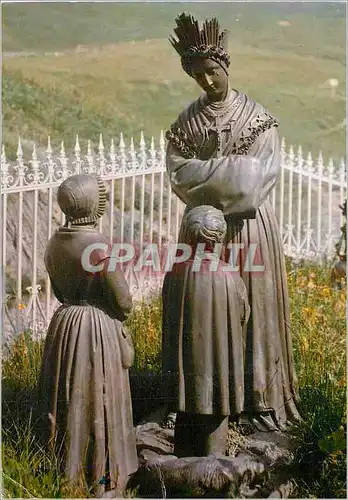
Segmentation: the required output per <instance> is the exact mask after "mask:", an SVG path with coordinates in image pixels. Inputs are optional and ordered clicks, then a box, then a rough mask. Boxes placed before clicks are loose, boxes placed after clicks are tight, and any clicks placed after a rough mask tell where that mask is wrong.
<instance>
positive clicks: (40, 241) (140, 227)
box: [1, 132, 347, 338]
mask: <svg viewBox="0 0 348 500" xmlns="http://www.w3.org/2000/svg"><path fill="white" fill-rule="evenodd" d="M165 148H166V144H165V140H164V136H163V132H162V133H161V136H160V140H159V144H158V148H156V147H155V141H154V139H152V140H151V143H150V144H148V145H147V144H146V143H145V141H144V136H143V134H141V138H140V142H139V145H138V146H137V147H135V145H134V140H133V139H132V140H131V141H130V144H129V146H128V147H126V145H125V142H124V140H123V136H122V134H121V137H120V141H119V144H118V145H117V146H116V145H115V143H114V141H111V144H110V147H109V148H108V150H106V149H105V147H104V144H103V139H102V136H100V140H99V144H98V146H97V148H96V150H95V151H94V150H93V148H92V144H91V142H90V141H88V145H87V151H86V153H85V154H83V153H82V152H81V148H80V144H79V139H78V137H77V138H76V145H75V148H74V151H73V154H72V155H67V153H66V152H65V149H64V144H63V143H62V144H61V148H60V151H59V152H53V150H52V147H51V143H50V139H49V138H48V144H47V147H45V148H44V149H41V148H40V149H39V148H36V147H35V146H34V147H33V150H32V154H31V159H30V160H29V161H26V160H25V159H24V155H23V150H22V146H21V141H20V140H19V142H18V150H17V159H16V161H15V162H9V161H7V159H6V154H5V148H4V147H3V148H2V155H1V204H2V229H1V231H2V266H3V277H4V280H3V284H4V309H3V311H4V312H5V330H6V331H5V334H6V333H7V334H12V333H13V331H14V332H16V331H20V330H23V329H24V328H31V329H33V330H34V331H41V330H44V329H45V328H46V327H47V325H48V323H49V320H50V318H51V316H52V312H53V310H54V309H55V307H56V306H57V302H56V301H55V299H54V296H53V294H52V291H51V286H50V281H49V279H48V276H47V273H46V271H45V268H44V262H43V257H44V251H45V247H46V244H47V241H48V239H49V238H50V236H51V235H52V233H53V232H54V230H55V229H56V228H57V227H58V226H59V225H61V224H62V223H64V217H63V216H62V214H61V212H60V210H59V208H58V206H57V202H56V191H57V187H58V186H59V184H60V183H61V182H62V181H63V180H64V179H65V178H66V177H68V176H69V175H72V174H75V173H80V172H85V173H98V174H100V175H101V176H102V177H103V179H104V181H105V183H106V185H107V189H108V193H109V207H108V214H107V215H105V216H104V217H103V219H102V220H101V221H100V224H99V229H100V231H102V232H103V233H104V234H106V235H107V236H108V238H109V240H110V242H112V241H115V239H116V240H117V241H120V242H126V243H132V244H133V245H136V246H138V248H143V246H144V244H147V243H156V244H157V245H158V249H159V252H160V251H161V247H162V246H165V245H166V243H167V242H170V241H177V239H178V233H179V226H180V221H181V216H182V213H183V210H184V205H183V204H182V202H181V201H180V200H179V199H178V198H177V197H176V195H175V194H173V193H172V191H171V187H170V183H169V181H168V178H167V174H166V170H165ZM346 196H347V185H346V168H345V161H344V159H342V160H341V162H340V164H339V165H334V164H333V162H332V160H329V162H328V163H327V165H324V163H323V159H322V155H321V154H319V155H318V158H317V159H315V160H313V158H312V155H311V153H308V155H307V156H306V157H304V156H303V154H302V149H301V147H299V148H298V150H297V151H296V153H295V152H294V149H293V147H292V146H290V147H289V148H288V149H286V146H285V141H284V140H283V141H282V148H281V170H280V176H279V180H278V183H277V186H276V189H274V190H273V192H272V193H271V195H270V201H271V203H272V205H273V207H274V209H275V212H276V215H277V217H278V221H279V225H280V230H281V236H282V240H283V244H284V251H285V254H286V255H288V256H291V257H293V258H294V259H316V260H321V259H324V258H327V257H330V256H331V255H332V253H333V250H334V244H335V242H336V240H337V239H338V237H339V235H340V226H341V225H342V215H341V212H340V209H339V204H342V203H343V202H344V199H345V198H346ZM132 270H133V266H128V267H127V268H126V269H125V272H126V276H127V279H128V282H129V284H130V287H131V290H132V292H133V294H135V295H136V296H138V297H139V296H141V295H142V294H144V293H145V288H146V287H148V286H150V284H151V283H150V282H149V280H147V279H146V278H144V276H143V275H141V274H139V273H134V272H132ZM5 338H6V335H5Z"/></svg>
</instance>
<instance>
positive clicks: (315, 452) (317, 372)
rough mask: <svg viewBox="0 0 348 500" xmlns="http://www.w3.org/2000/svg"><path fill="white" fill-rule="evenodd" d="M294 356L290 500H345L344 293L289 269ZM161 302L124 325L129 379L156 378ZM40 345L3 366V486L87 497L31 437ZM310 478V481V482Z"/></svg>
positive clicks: (306, 271) (13, 491) (21, 343)
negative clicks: (297, 413)
mask: <svg viewBox="0 0 348 500" xmlns="http://www.w3.org/2000/svg"><path fill="white" fill-rule="evenodd" d="M288 283H289V294H290V301H291V328H292V331H293V348H294V356H295V362H296V368H297V374H298V379H299V390H300V397H301V413H302V416H303V423H302V424H301V425H300V426H299V427H298V429H297V434H298V437H299V438H300V439H299V441H300V443H301V445H300V446H299V448H298V449H297V451H296V460H295V466H294V468H293V476H294V478H295V481H296V491H295V493H294V498H308V497H309V496H310V497H311V498H313V497H314V498H346V350H345V341H346V337H345V329H346V325H345V309H346V290H345V289H343V290H340V291H335V290H333V289H332V288H330V270H329V268H327V267H316V266H313V265H311V266H304V267H301V268H294V269H292V268H291V266H290V265H289V267H288ZM161 308H162V306H161V300H160V299H159V298H156V297H154V298H153V299H152V300H151V301H150V302H144V303H141V304H139V305H138V306H137V307H136V308H135V309H134V311H133V313H132V315H131V317H130V318H129V319H128V321H127V324H128V327H129V329H130V331H131V333H132V336H133V341H134V345H135V349H136V358H135V364H134V367H133V368H132V372H133V373H135V374H136V373H160V370H161V368H160V366H161V363H160V355H161V315H162V309H161ZM41 355H42V344H41V343H38V342H36V341H33V339H32V338H31V336H30V335H29V334H24V335H22V336H20V337H19V338H18V339H17V340H16V341H15V343H14V344H13V345H12V346H11V348H10V351H9V354H8V356H7V357H6V358H5V359H4V360H3V370H2V377H3V384H2V386H3V427H2V430H3V440H2V464H3V479H4V480H3V486H4V494H5V496H6V497H20V498H27V497H30V496H36V497H40V498H42V497H44V498H47V497H48V498H58V497H66V496H67V497H84V496H85V495H86V490H74V491H71V490H68V489H67V485H66V484H64V482H63V479H62V476H61V475H60V473H59V464H58V463H57V459H56V458H55V457H54V456H51V455H50V454H49V453H48V451H47V450H46V449H44V448H42V446H41V445H40V443H39V441H38V439H37V438H36V434H35V432H36V431H35V420H36V418H37V401H36V385H37V378H38V374H39V367H40V360H41ZM313 471H315V474H313Z"/></svg>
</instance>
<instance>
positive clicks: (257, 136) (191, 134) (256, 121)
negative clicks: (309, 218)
mask: <svg viewBox="0 0 348 500" xmlns="http://www.w3.org/2000/svg"><path fill="white" fill-rule="evenodd" d="M277 126H278V123H277V120H276V119H275V118H274V117H273V116H272V115H270V114H269V113H268V111H266V110H265V108H264V107H263V106H261V105H260V104H258V103H256V102H255V101H253V100H252V99H250V98H249V97H247V96H246V95H245V94H242V93H241V92H237V95H236V96H235V97H234V95H233V94H232V93H231V94H230V95H229V97H228V98H227V99H226V101H225V102H224V103H222V106H221V107H220V109H219V110H218V112H217V111H216V110H214V108H213V107H212V105H211V104H209V103H208V102H207V100H206V99H205V97H204V96H201V97H200V98H199V99H198V100H197V101H195V102H193V103H192V104H191V105H190V106H189V107H188V108H187V109H186V110H184V111H183V112H182V113H181V114H180V115H179V117H178V119H177V121H176V122H175V123H174V124H173V125H172V127H171V129H170V131H168V132H167V134H166V137H167V139H168V141H169V142H168V147H167V156H166V166H167V171H168V174H169V177H170V181H171V184H172V187H173V190H174V192H175V193H176V194H177V196H178V197H179V198H180V199H181V200H182V201H183V202H184V203H186V204H187V205H190V206H197V205H201V204H203V203H204V204H211V205H213V206H215V207H216V208H218V209H220V210H222V211H223V212H224V214H225V215H233V216H237V217H239V218H254V217H255V213H256V211H257V209H258V208H259V206H260V205H261V204H262V203H263V201H264V200H265V199H266V198H267V196H268V194H269V193H270V191H271V189H272V188H273V187H274V184H275V181H276V175H277V173H278V170H279V138H278V133H277V130H276V127H277Z"/></svg>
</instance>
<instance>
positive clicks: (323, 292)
mask: <svg viewBox="0 0 348 500" xmlns="http://www.w3.org/2000/svg"><path fill="white" fill-rule="evenodd" d="M321 295H322V296H323V297H330V295H331V290H330V288H329V287H328V286H324V287H323V288H322V289H321Z"/></svg>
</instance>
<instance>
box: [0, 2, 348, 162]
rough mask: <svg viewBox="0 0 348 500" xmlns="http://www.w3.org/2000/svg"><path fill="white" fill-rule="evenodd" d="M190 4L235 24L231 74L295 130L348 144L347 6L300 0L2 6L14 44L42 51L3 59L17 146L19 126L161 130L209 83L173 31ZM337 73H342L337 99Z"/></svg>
mask: <svg viewBox="0 0 348 500" xmlns="http://www.w3.org/2000/svg"><path fill="white" fill-rule="evenodd" d="M183 10H186V11H190V12H192V13H194V14H196V15H198V16H199V17H200V18H202V17H204V16H206V15H207V16H209V15H216V16H218V17H219V19H221V22H222V24H223V26H224V27H227V28H228V29H229V30H230V37H229V39H230V49H231V59H232V63H231V77H230V80H231V84H232V86H233V87H234V88H239V89H241V90H243V91H244V92H246V93H248V94H249V95H250V96H251V97H253V98H254V99H256V100H258V101H260V102H262V103H263V104H264V105H265V106H266V107H268V108H269V109H270V111H271V112H273V113H274V114H275V115H277V116H278V117H279V120H280V122H281V133H282V135H284V136H285V137H286V138H287V139H288V142H292V143H294V144H300V143H301V144H302V145H303V147H304V148H305V150H311V151H313V152H314V153H316V152H317V151H318V150H319V149H320V148H322V150H323V153H324V156H326V157H328V156H333V157H334V158H339V157H340V156H342V155H344V153H345V129H344V128H343V127H341V128H340V124H342V123H343V120H344V119H345V101H344V89H345V19H344V6H343V5H337V4H336V5H331V6H330V5H327V4H326V5H320V4H314V5H313V4H297V3H296V4H280V5H276V4H263V5H258V4H255V3H252V4H247V3H245V4H240V3H234V4H233V3H232V4H231V3H228V4H226V3H220V4H217V3H215V4H214V3H205V2H203V3H200V4H197V3H191V4H182V3H180V4H174V3H173V4H168V3H167V4H166V3H144V4H139V3H137V4H127V3H123V4H103V5H98V4H97V3H94V4H41V5H39V4H31V5H23V4H22V5H20V4H17V5H15V4H12V5H11V4H8V5H5V6H3V27H4V31H3V49H4V51H5V52H10V53H11V52H18V51H19V52H33V51H34V52H36V55H35V56H33V57H28V56H23V55H22V56H17V57H10V56H6V55H5V57H4V60H3V119H4V140H5V144H6V145H8V148H7V149H8V150H9V151H10V152H12V153H13V152H14V148H15V143H16V140H17V136H18V135H21V136H22V137H23V138H25V140H26V141H27V142H26V144H27V145H29V144H30V143H31V142H30V141H33V140H34V141H36V142H40V143H42V142H43V141H45V140H46V137H47V135H48V134H50V135H51V136H52V138H53V140H54V141H55V143H56V144H58V143H59V142H60V141H61V140H62V139H64V140H65V142H66V144H67V145H68V146H71V145H72V144H73V140H74V137H73V136H74V135H75V134H76V133H78V134H79V135H80V137H81V138H82V142H83V143H85V142H86V140H87V139H88V138H90V139H92V140H93V141H96V140H97V137H98V134H99V133H100V132H103V134H104V136H105V137H106V139H110V138H111V137H117V136H118V135H119V133H120V131H123V132H125V134H126V136H128V137H129V136H130V135H135V136H138V135H139V133H140V130H141V129H144V131H145V133H146V135H147V136H148V137H149V136H150V135H155V136H158V134H159V131H160V129H161V128H164V129H165V128H167V127H168V126H169V125H170V124H171V122H172V121H173V120H174V119H175V117H176V115H177V114H178V112H179V111H180V110H181V109H182V107H183V106H185V105H186V104H187V103H188V102H190V101H191V100H193V99H194V98H196V97H197V96H198V93H199V89H198V87H197V86H196V84H195V82H194V81H192V80H191V79H190V78H189V77H187V76H186V75H185V74H184V73H183V71H182V70H181V67H180V61H179V59H178V57H177V56H176V54H175V52H174V51H173V49H172V48H171V47H170V45H169V43H168V41H167V37H168V35H169V34H170V33H171V31H172V28H173V19H174V17H175V15H176V14H178V13H179V12H181V11H183ZM284 20H285V21H287V22H288V25H286V26H284V25H281V24H279V22H280V21H284ZM77 45H85V47H83V48H81V47H80V48H79V49H78V50H76V46H77ZM52 51H54V52H59V54H58V55H52V54H46V55H45V52H52ZM329 78H337V79H338V80H339V87H338V91H337V95H336V97H335V98H334V99H332V98H331V96H330V90H329V89H328V88H327V87H325V86H324V85H323V84H324V83H325V82H326V81H327V80H328V79H329Z"/></svg>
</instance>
